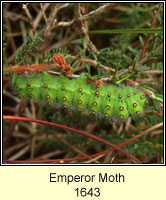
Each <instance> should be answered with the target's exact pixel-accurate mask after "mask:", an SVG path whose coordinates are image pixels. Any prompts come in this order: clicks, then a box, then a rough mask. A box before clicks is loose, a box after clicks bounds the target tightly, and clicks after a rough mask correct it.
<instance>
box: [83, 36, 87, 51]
mask: <svg viewBox="0 0 166 200" xmlns="http://www.w3.org/2000/svg"><path fill="white" fill-rule="evenodd" d="M87 44H88V39H87V38H86V37H84V38H83V48H84V49H86V47H87Z"/></svg>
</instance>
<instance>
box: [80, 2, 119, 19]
mask: <svg viewBox="0 0 166 200" xmlns="http://www.w3.org/2000/svg"><path fill="white" fill-rule="evenodd" d="M115 6H117V3H106V4H104V5H103V6H100V7H99V8H97V9H96V10H93V11H91V12H90V13H88V14H86V15H84V16H82V19H81V20H83V21H85V20H89V19H92V18H94V17H96V16H97V15H101V14H102V13H105V12H106V11H108V10H109V9H112V8H114V7H115Z"/></svg>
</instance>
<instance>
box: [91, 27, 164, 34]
mask: <svg viewBox="0 0 166 200" xmlns="http://www.w3.org/2000/svg"><path fill="white" fill-rule="evenodd" d="M88 33H89V34H136V33H143V34H147V33H152V34H155V33H163V29H162V28H142V29H114V30H94V31H89V32H88Z"/></svg>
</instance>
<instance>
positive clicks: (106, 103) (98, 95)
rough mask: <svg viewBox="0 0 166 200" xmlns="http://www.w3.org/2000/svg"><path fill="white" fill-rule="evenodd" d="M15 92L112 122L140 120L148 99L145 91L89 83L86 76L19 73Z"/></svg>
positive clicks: (14, 79)
mask: <svg viewBox="0 0 166 200" xmlns="http://www.w3.org/2000/svg"><path fill="white" fill-rule="evenodd" d="M12 87H13V89H14V91H15V93H16V94H17V95H18V96H19V97H22V98H23V99H29V98H32V99H33V100H34V101H37V102H45V103H46V104H48V105H50V106H51V105H52V106H57V105H59V104H60V105H61V106H63V107H64V108H68V109H76V110H79V111H87V112H88V113H91V114H96V115H97V116H100V117H105V118H108V119H111V120H126V119H127V118H128V117H129V116H131V117H133V118H134V119H137V118H138V117H140V116H143V107H144V105H145V104H147V99H146V97H145V95H144V93H143V92H141V91H139V90H138V89H136V88H133V87H127V86H119V87H116V86H114V85H101V86H100V87H95V86H94V83H92V82H87V77H86V75H85V74H84V73H82V74H81V75H80V77H79V78H77V79H69V78H68V77H65V76H63V75H60V76H59V77H56V76H53V75H50V74H49V73H47V72H42V73H41V74H37V75H32V76H30V77H25V76H23V75H21V74H19V73H15V74H14V75H13V77H12Z"/></svg>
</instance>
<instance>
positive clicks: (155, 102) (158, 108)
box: [152, 99, 161, 112]
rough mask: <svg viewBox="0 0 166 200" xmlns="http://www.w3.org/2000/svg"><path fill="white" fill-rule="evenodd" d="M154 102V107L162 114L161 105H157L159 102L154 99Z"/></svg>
mask: <svg viewBox="0 0 166 200" xmlns="http://www.w3.org/2000/svg"><path fill="white" fill-rule="evenodd" d="M152 102H153V105H154V108H155V110H156V111H158V112H161V109H160V106H159V104H158V103H157V101H156V100H154V99H152Z"/></svg>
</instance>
